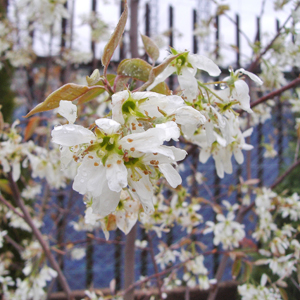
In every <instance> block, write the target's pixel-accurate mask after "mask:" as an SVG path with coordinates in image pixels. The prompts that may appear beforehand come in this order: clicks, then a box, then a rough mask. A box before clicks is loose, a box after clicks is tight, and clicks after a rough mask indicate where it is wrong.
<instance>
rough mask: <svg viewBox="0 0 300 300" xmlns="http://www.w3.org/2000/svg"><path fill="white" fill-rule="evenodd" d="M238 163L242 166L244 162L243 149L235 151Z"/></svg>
mask: <svg viewBox="0 0 300 300" xmlns="http://www.w3.org/2000/svg"><path fill="white" fill-rule="evenodd" d="M233 155H234V158H235V160H236V162H237V163H238V164H239V165H241V164H242V163H243V162H244V155H243V152H242V150H241V149H239V148H237V149H235V150H234V151H233Z"/></svg>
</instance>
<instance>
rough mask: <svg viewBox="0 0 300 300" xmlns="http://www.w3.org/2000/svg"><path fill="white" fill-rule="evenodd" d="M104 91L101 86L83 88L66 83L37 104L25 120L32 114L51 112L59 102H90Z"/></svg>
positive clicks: (82, 86) (83, 86)
mask: <svg viewBox="0 0 300 300" xmlns="http://www.w3.org/2000/svg"><path fill="white" fill-rule="evenodd" d="M103 91H104V88H103V87H101V86H91V87H88V86H85V85H78V84H74V83H68V84H65V85H63V86H62V87H60V88H59V89H58V90H56V91H55V92H53V93H51V94H50V95H49V96H48V97H47V98H46V99H45V101H44V102H42V103H40V104H38V105H37V106H36V107H35V108H33V109H32V110H31V111H30V112H29V113H28V114H27V115H26V116H25V118H28V117H30V116H32V115H33V114H36V113H39V112H44V111H48V110H52V109H54V108H57V107H59V102H60V100H68V101H74V100H78V101H79V102H80V103H84V102H87V101H89V100H92V99H93V98H94V97H96V96H98V95H99V94H101V93H102V92H103Z"/></svg>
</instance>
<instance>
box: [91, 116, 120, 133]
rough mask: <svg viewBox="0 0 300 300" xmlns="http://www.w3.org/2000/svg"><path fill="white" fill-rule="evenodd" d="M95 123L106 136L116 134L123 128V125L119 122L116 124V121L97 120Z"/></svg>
mask: <svg viewBox="0 0 300 300" xmlns="http://www.w3.org/2000/svg"><path fill="white" fill-rule="evenodd" d="M95 123H96V125H97V126H98V127H99V128H100V129H102V130H103V131H104V132H105V133H106V134H113V133H116V132H117V131H118V130H119V129H120V127H121V124H120V123H119V122H116V121H114V120H111V119H106V118H103V119H97V120H96V121H95Z"/></svg>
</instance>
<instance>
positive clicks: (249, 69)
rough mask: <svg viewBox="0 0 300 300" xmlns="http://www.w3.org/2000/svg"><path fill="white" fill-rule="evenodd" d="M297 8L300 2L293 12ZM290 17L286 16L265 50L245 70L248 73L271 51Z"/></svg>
mask: <svg viewBox="0 0 300 300" xmlns="http://www.w3.org/2000/svg"><path fill="white" fill-rule="evenodd" d="M299 6H300V2H298V3H297V5H296V6H295V8H294V11H296V10H297V9H298V7H299ZM291 17H292V14H290V15H289V16H288V18H287V19H286V20H285V22H284V23H283V25H282V26H281V27H280V28H279V30H278V32H277V33H276V35H275V36H274V38H273V39H272V40H271V41H270V43H269V44H268V45H267V46H266V47H265V49H264V50H263V51H262V52H261V53H260V54H259V55H258V56H257V57H256V59H255V60H254V61H253V62H252V63H251V65H250V67H249V68H248V69H247V70H248V71H250V72H252V71H253V70H255V68H256V66H257V65H258V63H259V61H260V59H261V58H262V57H263V56H264V55H265V54H266V53H267V52H268V51H269V50H270V49H271V47H272V46H273V44H274V42H275V41H276V40H277V38H278V37H279V36H280V35H281V30H282V29H283V28H284V27H285V26H286V24H287V23H288V22H289V20H290V19H291Z"/></svg>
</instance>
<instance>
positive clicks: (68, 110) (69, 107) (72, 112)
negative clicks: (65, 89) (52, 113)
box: [57, 100, 77, 124]
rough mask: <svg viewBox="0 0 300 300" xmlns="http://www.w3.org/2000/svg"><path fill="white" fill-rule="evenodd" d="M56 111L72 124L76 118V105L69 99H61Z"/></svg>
mask: <svg viewBox="0 0 300 300" xmlns="http://www.w3.org/2000/svg"><path fill="white" fill-rule="evenodd" d="M57 112H58V113H59V114H60V115H61V116H63V117H64V118H66V119H67V120H68V121H69V123H71V124H73V123H74V122H75V120H76V118H77V106H76V105H74V104H73V103H72V102H71V101H67V100H61V101H60V102H59V108H58V109H57Z"/></svg>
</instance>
